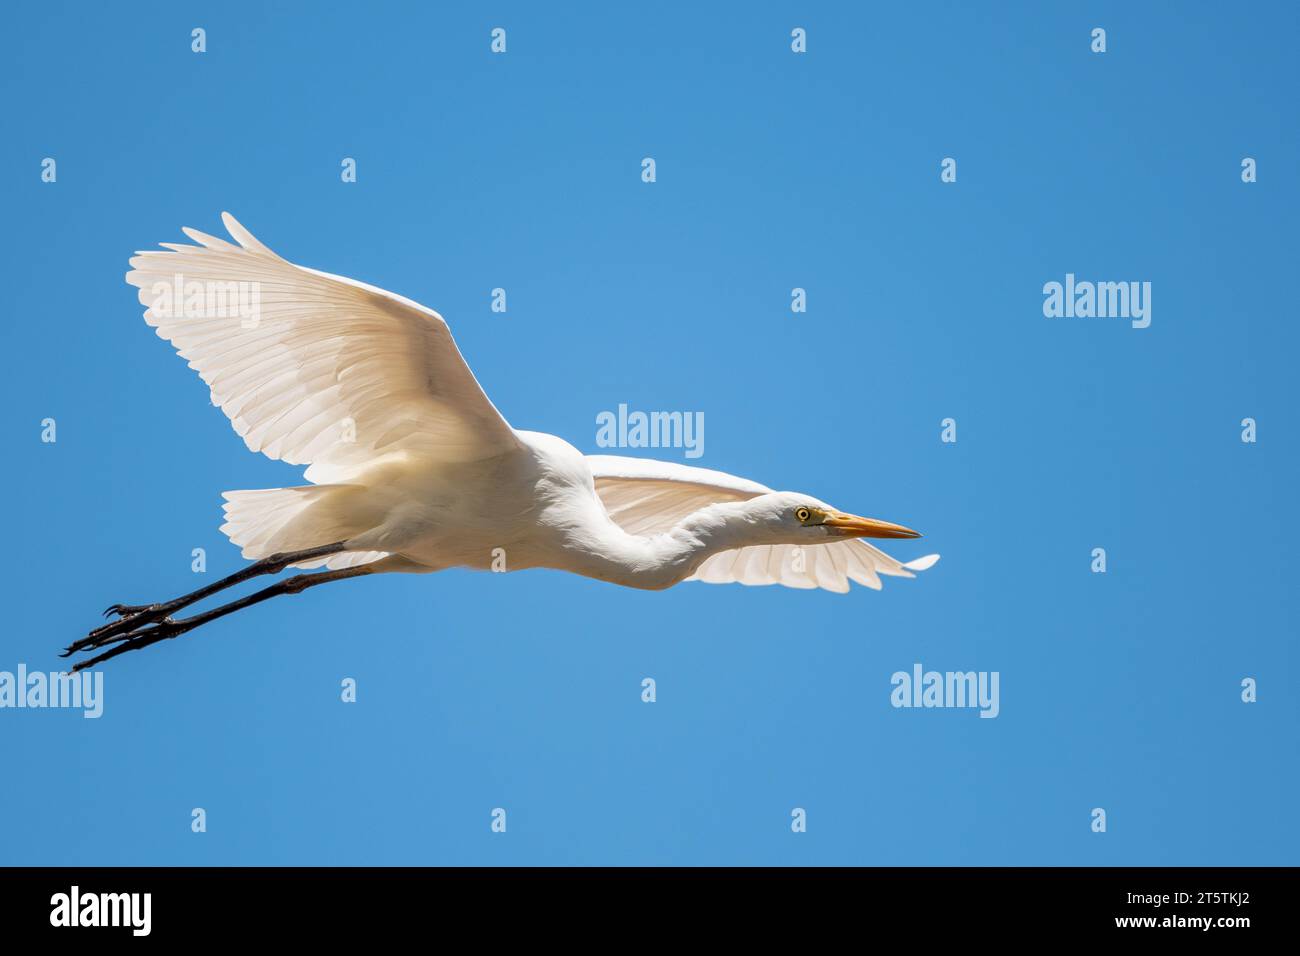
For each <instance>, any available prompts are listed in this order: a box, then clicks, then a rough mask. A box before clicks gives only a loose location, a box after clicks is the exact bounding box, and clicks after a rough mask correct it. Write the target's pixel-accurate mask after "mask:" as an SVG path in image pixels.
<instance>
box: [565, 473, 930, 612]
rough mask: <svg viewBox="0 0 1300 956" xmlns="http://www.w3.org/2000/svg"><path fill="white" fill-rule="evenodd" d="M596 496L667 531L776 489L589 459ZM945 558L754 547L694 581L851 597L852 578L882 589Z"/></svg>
mask: <svg viewBox="0 0 1300 956" xmlns="http://www.w3.org/2000/svg"><path fill="white" fill-rule="evenodd" d="M587 463H588V464H589V465H590V466H591V474H592V477H593V478H594V479H595V482H596V493H597V494H598V495H600V500H601V501H602V502H603V503H604V505H605V510H606V511H608V512H609V516H610V517H611V518H613V519H614V521H615V522H616V523H617V524H618V525H619V526H620V527H621V528H623V529H624V530H625V531H628V532H630V533H632V534H658V533H660V532H663V531H667V530H668V529H670V528H672V527H673V526H674V525H675V524H677V523H678V522H679V521H681V520H682V519H683V518H685V517H686V516H687V515H689V514H691V513H693V512H695V511H698V510H699V509H701V508H704V507H706V506H708V505H711V504H716V503H718V502H723V501H746V500H748V499H750V498H754V497H757V496H758V495H763V494H768V493H769V492H771V491H772V489H771V488H768V487H766V486H765V485H760V484H759V483H758V482H756V481H749V480H748V479H745V478H737V477H736V476H735V475H729V474H727V473H726V472H722V471H710V470H709V469H707V468H692V467H690V466H689V465H678V464H675V463H672V462H664V461H651V460H648V459H643V458H624V457H620V456H618V455H588V456H587ZM938 560H939V556H938V555H935V554H932V555H927V556H926V557H924V558H918V559H917V560H915V561H908V562H906V563H903V562H901V561H896V560H894V559H893V558H891V557H890V556H889V555H887V554H885V552H883V551H881V550H880V549H879V548H876V547H873V546H872V545H870V544H867V543H866V542H865V541H862V540H861V539H852V540H846V541H832V542H827V543H826V544H816V545H809V546H799V545H793V544H789V545H780V544H778V545H754V546H751V547H747V548H735V549H733V550H731V551H722V552H719V553H718V554H715V555H712V556H711V557H710V558H708V559H707V560H706V561H705V562H704V563H703V564H702V565H700V567H699V569H698V570H697V571H696V572H695V574H693V575H692V576H691V577H689V578H687V580H688V581H705V582H707V583H709V584H728V583H732V582H736V583H739V584H784V585H785V586H786V587H790V588H824V589H825V590H827V591H836V592H840V593H843V592H845V591H847V590H848V589H849V581H856V582H857V583H858V584H862V585H865V586H867V587H869V588H874V589H875V590H880V575H882V574H883V575H892V576H894V577H902V578H910V577H915V575H914V574H913V573H912V572H913V571H924V570H925V569H926V568H928V567H930V566H931V565H933V564H934V563H935V562H936V561H938Z"/></svg>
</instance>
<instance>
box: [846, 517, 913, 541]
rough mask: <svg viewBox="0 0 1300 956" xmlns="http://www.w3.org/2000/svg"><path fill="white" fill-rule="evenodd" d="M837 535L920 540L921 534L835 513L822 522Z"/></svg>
mask: <svg viewBox="0 0 1300 956" xmlns="http://www.w3.org/2000/svg"><path fill="white" fill-rule="evenodd" d="M822 524H824V525H825V526H826V527H828V528H834V529H835V533H836V534H837V535H839V536H841V537H845V538H919V537H921V532H919V531H913V530H912V529H911V528H904V527H903V526H902V525H901V524H890V523H889V522H888V521H877V520H876V519H875V518H859V517H858V516H857V515H846V514H839V513H835V514H832V515H830V516H829V517H827V519H826V520H825V521H823V522H822Z"/></svg>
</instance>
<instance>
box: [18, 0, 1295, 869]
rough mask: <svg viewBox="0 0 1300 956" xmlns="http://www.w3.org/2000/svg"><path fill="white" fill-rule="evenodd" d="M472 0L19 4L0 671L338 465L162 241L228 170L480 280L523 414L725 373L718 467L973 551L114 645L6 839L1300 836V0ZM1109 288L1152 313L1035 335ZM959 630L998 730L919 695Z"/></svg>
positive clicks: (515, 855)
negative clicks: (310, 440) (880, 567)
mask: <svg viewBox="0 0 1300 956" xmlns="http://www.w3.org/2000/svg"><path fill="white" fill-rule="evenodd" d="M446 6H447V5H437V8H436V9H435V8H434V5H429V4H420V5H415V4H410V5H407V6H398V5H391V4H383V3H379V4H366V5H355V4H339V5H315V4H312V5H307V4H289V3H283V4H275V5H273V6H268V7H266V8H263V7H261V6H260V5H254V4H247V3H229V4H221V5H219V6H215V7H213V6H209V5H199V4H177V3H168V4H164V3H146V4H135V5H131V6H127V5H121V6H118V5H114V6H113V7H111V8H110V7H103V6H100V5H92V4H76V5H69V4H58V3H49V4H39V5H31V4H28V5H23V6H19V7H14V8H13V9H11V10H9V11H7V12H6V14H5V18H6V21H7V22H6V26H7V28H8V29H6V30H5V35H6V38H7V39H6V41H5V43H4V47H5V49H4V54H5V55H4V56H3V57H0V83H2V89H3V95H4V102H5V106H6V110H5V113H6V119H5V131H6V135H5V137H4V146H3V149H0V164H3V168H0V202H3V209H4V212H5V229H4V237H3V239H0V243H2V244H3V256H4V260H5V262H6V263H7V266H6V277H7V283H6V285H7V288H8V292H9V296H10V306H9V310H8V316H7V321H6V322H5V324H4V336H5V345H6V354H7V355H8V357H9V365H8V370H7V374H6V375H5V376H4V383H3V386H2V387H3V389H4V394H3V401H2V402H0V418H2V419H3V427H4V434H5V435H6V436H7V442H8V448H9V450H10V456H9V457H8V459H7V461H8V465H9V467H7V468H6V469H5V470H4V476H3V479H2V480H3V489H2V490H3V497H4V499H5V500H6V501H7V502H8V503H9V516H8V531H7V542H6V544H7V547H6V548H5V549H4V557H3V559H0V560H3V572H4V576H5V581H6V588H5V590H6V618H7V622H6V623H7V626H6V627H5V633H6V638H5V640H4V641H3V643H2V644H0V670H14V669H15V668H16V667H17V666H18V664H20V663H23V664H26V666H27V667H28V668H29V669H46V670H49V669H53V668H56V667H58V666H60V665H61V663H62V662H60V661H59V660H58V658H57V657H55V656H54V652H55V651H56V650H57V649H58V648H60V647H62V646H63V645H64V644H66V643H67V642H68V641H69V640H71V639H73V638H75V637H78V636H80V635H81V634H83V633H85V631H86V630H87V629H88V628H89V627H91V626H92V625H93V624H94V623H95V621H96V614H97V613H98V611H99V609H101V608H103V607H104V606H105V605H107V604H109V603H111V602H114V601H128V602H136V601H141V602H143V601H150V600H159V599H164V598H167V597H171V596H173V595H174V594H176V593H180V592H181V591H187V590H190V589H192V588H193V587H196V586H198V585H199V584H201V583H204V582H206V581H209V580H212V579H213V577H215V576H216V575H219V574H223V573H228V572H229V571H232V570H234V569H235V568H237V567H239V566H240V565H241V564H242V561H241V559H240V558H239V556H238V554H237V552H236V549H235V548H233V547H232V546H230V545H229V544H228V542H226V540H225V539H224V537H223V536H222V535H221V534H220V533H219V532H218V530H217V528H218V526H219V524H220V523H221V521H220V517H221V515H220V492H221V491H223V490H226V489H235V488H258V487H277V486H282V485H293V484H299V483H301V473H300V469H296V468H292V467H290V466H287V465H285V464H283V463H280V462H272V461H269V460H266V459H264V458H262V457H260V456H256V455H252V454H249V453H248V452H247V451H246V450H244V448H243V444H242V442H241V441H240V440H239V439H238V438H237V437H236V436H235V434H234V433H233V432H232V431H231V429H230V427H229V425H228V424H227V422H226V420H225V418H224V417H223V416H222V415H221V413H220V412H219V411H218V410H217V409H215V408H213V407H211V406H210V405H209V403H208V395H207V389H206V388H205V387H204V386H203V385H202V383H201V382H200V381H199V380H198V378H197V376H195V375H194V373H193V372H192V371H190V370H189V369H187V368H186V367H185V364H184V362H182V361H181V360H179V359H177V358H176V357H175V356H174V355H173V354H172V352H171V350H170V348H169V347H168V346H167V345H166V343H164V342H162V341H161V340H159V339H157V338H156V337H155V336H154V334H153V333H152V331H151V330H149V329H148V328H147V327H146V326H145V324H144V322H143V321H142V320H141V317H140V312H141V309H140V307H139V306H138V304H137V303H136V300H135V295H134V290H132V289H130V288H129V287H127V286H126V284H125V283H124V282H123V279H122V276H123V273H124V272H125V271H126V260H127V258H128V256H129V255H130V253H131V252H132V251H133V250H136V249H145V248H150V247H153V246H154V245H155V244H156V243H158V242H162V241H180V240H181V235H180V231H179V230H180V227H181V226H183V225H190V226H194V227H197V228H199V229H203V230H205V231H209V232H217V231H219V229H220V222H219V218H218V216H219V213H220V211H221V210H223V209H228V210H230V211H231V212H233V213H234V214H235V215H236V216H238V217H239V218H240V219H241V220H242V221H243V222H244V223H245V225H247V226H248V227H249V228H250V229H251V230H253V232H254V233H256V234H257V235H258V236H259V238H261V239H262V240H263V241H265V242H266V243H267V244H269V245H270V246H271V247H272V248H274V249H275V250H277V251H278V252H280V253H281V254H282V255H284V256H285V257H287V258H289V259H290V260H292V261H295V262H299V263H301V264H304V265H308V266H312V267H315V268H320V269H325V270H327V271H331V272H336V273H341V274H344V275H348V276H353V277H356V278H358V279H361V280H363V281H366V282H370V283H373V284H376V285H379V286H382V287H385V288H388V289H391V290H393V291H396V292H399V293H401V294H403V295H406V296H409V297H411V298H414V299H416V300H418V301H420V302H423V303H425V304H427V305H429V306H430V307H432V308H435V309H437V310H439V311H440V312H441V313H442V314H443V315H444V316H445V317H446V318H447V320H448V321H449V323H450V324H451V327H452V329H453V331H454V333H455V335H456V337H457V340H458V342H459V344H460V347H461V349H462V351H463V352H464V354H465V356H466V358H467V360H468V361H469V363H470V365H471V367H472V368H473V369H474V370H475V372H476V374H477V375H478V377H479V379H480V381H481V382H482V383H483V385H484V388H485V389H486V390H487V392H488V394H489V395H490V396H491V397H492V398H493V400H494V401H495V402H496V404H497V405H498V407H500V408H501V410H502V412H503V413H504V414H505V416H506V417H507V418H508V419H509V420H510V421H511V422H512V423H513V424H514V425H515V426H517V427H520V428H530V429H537V430H542V431H549V432H554V433H556V434H558V435H560V436H562V437H564V438H566V439H568V440H569V441H571V442H573V443H574V444H575V445H576V446H577V447H578V448H580V449H581V450H583V451H587V452H598V451H600V449H598V448H597V447H596V442H595V435H596V424H595V420H596V416H597V414H598V413H600V412H601V411H603V410H612V409H616V408H617V407H618V405H619V404H620V403H626V404H627V405H629V406H630V407H631V408H633V409H670V410H685V411H701V412H703V413H704V415H705V419H706V424H707V430H706V447H705V454H704V456H703V457H702V458H701V459H698V460H696V461H692V462H691V463H692V464H699V465H703V466H706V467H710V468H717V469H722V470H726V471H731V472H734V473H736V474H739V475H743V476H746V477H750V478H754V479H757V480H759V481H762V482H765V483H767V484H769V485H772V486H774V487H779V488H784V489H790V490H798V491H804V492H807V493H809V494H812V495H815V496H817V497H819V498H822V499H825V500H828V501H830V502H832V503H834V504H835V505H837V506H839V507H842V508H845V509H847V510H849V511H854V512H857V513H861V514H869V515H874V516H878V517H882V518H886V519H889V520H894V521H899V522H902V523H904V524H907V525H909V526H912V527H917V528H919V529H921V530H922V531H924V532H925V533H926V539H925V540H924V541H919V542H898V543H896V544H895V545H894V546H893V547H892V548H891V549H890V550H891V552H892V553H894V554H896V555H898V556H899V557H901V558H903V559H909V558H913V557H917V556H919V555H921V554H925V553H928V552H930V551H938V552H941V553H942V554H943V560H942V561H940V562H939V564H938V565H937V566H936V567H935V568H934V569H933V570H931V571H929V572H926V573H925V574H924V575H922V576H920V577H919V578H918V579H917V580H915V581H897V580H889V581H887V582H886V586H885V589H884V591H883V592H881V593H875V592H871V591H867V590H864V589H855V590H854V591H853V592H852V593H851V594H849V595H846V596H840V595H833V594H829V593H825V592H803V591H789V590H784V589H779V588H743V587H740V586H735V585H731V586H725V587H721V586H706V585H701V584H685V585H681V586H679V587H677V588H675V589H672V590H670V591H668V592H664V593H641V592H635V591H631V590H625V589H619V588H615V587H612V586H609V585H605V584H600V583H597V582H594V581H587V580H583V579H580V578H577V577H573V576H569V575H565V574H562V573H558V572H544V571H534V572H525V573H521V574H511V575H492V574H482V573H472V572H465V571H451V572H447V573H443V574H438V575H432V576H421V577H416V576H407V575H392V576H385V577H377V578H372V579H363V580H360V581H351V582H346V583H343V584H339V585H332V586H330V587H325V588H321V589H318V590H314V591H312V592H310V593H309V594H307V595H304V596H301V597H292V598H281V599H278V600H276V601H273V602H270V603H268V604H265V605H262V606H260V607H258V608H257V609H255V610H252V611H249V612H247V613H245V614H241V615H239V616H237V617H235V618H231V619H227V620H226V621H223V622H220V623H218V624H213V625H211V626H210V627H208V628H206V629H204V630H203V631H200V632H197V633H196V634H194V635H192V636H190V637H187V638H185V639H183V640H179V641H176V642H170V643H168V644H167V645H164V646H162V647H159V648H154V649H151V650H149V651H147V652H145V653H140V654H134V655H130V656H127V657H124V658H121V659H119V660H116V661H113V662H111V663H110V664H109V665H107V666H106V667H105V668H104V674H105V708H104V714H103V716H102V718H100V719H98V720H85V719H82V717H81V716H80V714H79V713H77V712H71V711H60V710H32V709H24V710H17V709H3V710H0V751H2V752H3V754H4V758H5V764H6V771H7V772H6V773H5V774H4V777H5V781H6V783H5V785H4V786H3V787H0V823H2V824H3V827H4V831H5V834H6V836H5V839H4V840H3V841H0V863H5V864H40V863H44V864H244V863H251V864H291V863H309V864H335V863H342V864H363V863H367V864H369V863H374V864H398V863H401V864H443V863H445V864H498V863H501V864H505V863H511V864H1281V863H1292V864H1293V863H1295V862H1296V860H1297V845H1298V842H1300V841H1298V836H1300V833H1298V830H1297V824H1296V818H1295V813H1294V807H1295V804H1296V798H1297V768H1296V749H1295V748H1296V737H1297V729H1298V728H1300V706H1298V705H1297V701H1296V696H1295V692H1294V690H1295V687H1296V686H1297V683H1298V682H1300V672H1298V670H1297V655H1296V651H1295V622H1296V619H1297V613H1296V612H1297V604H1298V603H1300V599H1298V598H1297V591H1296V588H1295V587H1294V584H1293V581H1292V577H1293V573H1294V572H1293V567H1294V541H1295V537H1296V531H1297V504H1296V501H1295V494H1294V489H1295V487H1296V482H1297V478H1298V477H1300V476H1298V475H1297V470H1298V469H1297V465H1298V459H1297V455H1296V452H1295V448H1296V438H1297V435H1296V431H1297V424H1296V416H1295V408H1296V401H1295V400H1296V380H1297V377H1296V374H1295V356H1296V354H1297V347H1298V346H1300V341H1298V339H1300V335H1298V333H1297V326H1296V321H1295V315H1294V312H1295V303H1294V296H1293V294H1292V293H1293V289H1292V286H1293V284H1294V276H1295V221H1296V212H1297V198H1298V197H1297V186H1296V176H1295V172H1294V171H1295V168H1296V163H1297V145H1298V144H1297V127H1296V124H1295V122H1294V118H1295V113H1294V107H1295V103H1294V94H1295V90H1296V88H1297V84H1296V80H1297V75H1296V74H1297V67H1296V62H1295V58H1294V50H1293V46H1294V44H1293V37H1294V36H1295V34H1296V30H1297V27H1298V26H1300V24H1298V23H1297V20H1298V19H1300V15H1298V14H1297V11H1296V8H1295V7H1294V6H1293V5H1290V4H1280V3H1279V4H1262V5H1257V6H1256V7H1253V8H1252V9H1251V11H1250V12H1249V13H1248V14H1247V13H1241V12H1229V11H1226V10H1225V9H1223V8H1219V7H1215V6H1212V5H1209V4H1173V3H1142V4H1120V3H1090V4H1086V5H1085V4H1081V3H1068V4H1066V3H1062V4H1037V3H1023V4H1001V5H987V4H958V3H950V4H940V5H925V6H924V7H913V6H911V5H902V6H900V7H893V6H879V5H864V4H838V5H837V4H817V5H815V6H813V5H798V4H793V3H792V4H761V5H759V4H743V5H741V4H732V5H717V6H713V5H709V6H701V5H698V4H691V5H681V6H674V5H672V4H660V5H656V6H654V7H652V8H647V7H644V6H634V7H626V8H619V9H616V10H615V9H604V8H603V7H599V6H597V5H594V4H592V5H579V6H577V7H573V8H564V9H561V8H557V7H555V6H553V5H542V6H539V5H537V4H517V5H494V6H492V7H480V6H478V5H468V4H466V5H463V6H461V7H459V8H456V9H445V8H444V7H446ZM194 27H203V28H204V29H206V31H207V46H208V49H207V52H206V53H203V54H195V53H193V52H191V49H190V31H191V30H192V29H193V28H194ZM494 27H503V28H505V29H506V31H507V52H506V53H505V54H504V55H493V54H492V53H491V52H490V50H489V40H490V38H489V31H490V30H491V29H492V28H494ZM795 27H803V28H805V29H806V30H807V36H808V52H807V53H805V54H802V55H799V54H795V53H793V52H792V51H791V49H790V31H791V30H792V29H793V28H795ZM1094 27H1104V28H1105V29H1106V31H1107V51H1106V52H1105V53H1104V54H1096V53H1093V52H1091V51H1090V49H1089V46H1090V32H1091V30H1092V29H1093V28H1094ZM647 156H649V157H653V158H654V159H655V161H656V167H657V168H656V173H657V181H656V182H654V183H652V184H647V183H644V182H642V181H641V175H640V174H641V161H642V159H643V158H644V157H647ZM45 157H52V158H54V159H55V160H56V161H57V182H54V183H44V182H42V181H41V175H40V174H41V161H42V159H43V158H45ZM344 157H352V158H355V159H356V161H357V170H358V181H357V182H356V183H346V184H345V183H343V182H341V181H340V175H339V173H340V162H341V160H342V159H343V158H344ZM945 157H952V158H954V159H956V160H957V163H958V177H957V181H956V182H955V183H942V182H941V181H940V175H939V174H940V162H941V160H943V159H944V158H945ZM1243 157H1252V158H1254V159H1256V161H1257V163H1258V181H1257V182H1255V183H1251V184H1246V183H1243V182H1242V181H1241V161H1242V159H1243ZM1066 273H1073V274H1075V275H1077V276H1078V277H1079V278H1080V279H1092V280H1107V281H1110V280H1113V281H1147V282H1150V283H1151V284H1152V322H1151V325H1150V327H1149V328H1146V329H1134V328H1132V327H1131V326H1130V324H1129V323H1128V322H1127V321H1124V320H1122V319H1083V318H1074V319H1066V318H1057V319H1049V318H1046V317H1044V315H1043V311H1042V305H1043V293H1042V288H1043V285H1044V283H1046V282H1050V281H1063V280H1064V277H1065V275H1066ZM496 287H502V288H505V289H506V290H507V293H508V312H507V313H506V314H498V313H493V312H492V311H491V310H490V308H489V305H490V291H491V290H492V289H493V288H496ZM795 287H799V288H804V289H806V290H807V297H808V310H807V312H806V313H802V314H795V313H792V312H791V310H790V301H791V299H790V296H791V289H792V288H795ZM950 417H951V418H953V419H955V420H956V421H957V423H958V432H957V434H958V440H957V442H956V443H944V442H941V441H940V422H941V421H942V420H943V419H945V418H950ZM1246 417H1251V418H1254V419H1255V420H1256V422H1257V423H1258V441H1257V442H1255V443H1253V444H1248V443H1243V442H1242V441H1241V420H1242V419H1243V418H1246ZM46 418H53V419H55V420H56V421H57V439H58V440H57V442H55V443H53V444H50V443H43V442H42V441H41V422H42V420H43V419H46ZM659 454H660V455H661V456H662V457H665V458H669V459H671V460H678V461H684V460H685V459H684V456H683V454H682V452H681V450H675V449H667V450H663V451H662V452H660V453H659ZM1097 547H1104V548H1105V549H1106V552H1107V572H1106V573H1105V574H1095V573H1092V572H1091V570H1090V564H1091V561H1092V550H1093V549H1094V548H1097ZM194 548H204V549H205V550H206V552H207V555H208V572H207V574H206V575H205V576H203V577H202V579H200V577H199V576H198V575H195V574H194V573H192V572H191V570H190V561H191V557H190V555H191V551H192V549H194ZM917 662H920V663H921V664H923V665H924V667H925V668H926V669H935V670H940V671H947V670H977V671H990V672H991V671H997V672H998V673H999V674H1000V691H1001V701H1000V704H1001V709H1000V714H999V716H998V717H997V718H996V719H993V720H981V719H978V718H977V716H976V714H975V712H974V711H972V710H961V709H932V710H924V709H922V710H911V709H895V708H893V707H891V705H890V691H891V689H892V688H891V684H890V676H891V675H892V674H893V673H894V672H895V671H898V670H910V669H911V667H912V666H913V664H914V663H917ZM345 677H351V678H354V679H355V680H356V681H357V684H358V700H357V702H356V703H354V704H344V703H342V702H341V701H340V699H339V697H340V693H339V687H340V681H341V680H342V679H343V678H345ZM645 677H653V678H654V679H655V680H656V682H657V687H658V699H657V701H656V702H655V703H653V704H646V703H643V702H642V701H641V697H640V691H641V681H642V679H643V678H645ZM1246 677H1252V678H1254V679H1256V680H1257V681H1258V701H1257V702H1256V703H1253V704H1246V703H1243V702H1242V700H1241V697H1240V695H1241V681H1242V679H1243V678H1246ZM195 807H202V808H204V810H205V811H206V812H207V821H208V823H207V832H206V833H202V834H196V833H193V832H191V828H190V821H191V810H192V809H193V808H195ZM496 807H503V808H505V809H506V811H507V814H508V828H507V832H506V833H505V834H494V833H492V832H491V830H490V826H489V824H490V813H491V811H492V810H493V808H496ZM795 807H800V808H804V809H805V810H806V811H807V820H808V827H807V832H806V833H798V834H797V833H793V832H792V831H791V826H790V821H791V816H790V814H791V810H792V808H795ZM1096 807H1101V808H1104V809H1105V810H1106V813H1107V832H1105V833H1094V832H1092V829H1091V816H1090V813H1091V811H1092V809H1093V808H1096Z"/></svg>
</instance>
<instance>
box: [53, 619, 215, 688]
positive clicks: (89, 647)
mask: <svg viewBox="0 0 1300 956" xmlns="http://www.w3.org/2000/svg"><path fill="white" fill-rule="evenodd" d="M118 623H121V622H118ZM199 623H200V622H198V621H195V620H194V619H193V618H191V619H189V620H184V621H174V620H172V619H171V618H170V617H163V618H162V619H160V620H158V621H157V623H154V624H145V625H144V626H137V628H136V629H135V630H132V631H128V632H127V633H125V634H115V635H109V636H105V637H101V638H98V639H96V640H94V641H91V639H90V637H89V636H87V637H84V638H82V639H81V640H80V641H77V642H75V643H74V644H73V645H72V646H71V647H69V648H68V649H67V651H66V652H65V653H64V654H63V655H62V656H64V657H67V656H68V655H69V654H71V653H73V652H74V651H87V652H89V651H94V650H98V649H99V648H101V647H106V646H108V645H113V646H112V647H109V649H108V650H106V651H104V653H102V654H97V655H95V656H94V657H92V658H90V659H89V660H84V661H77V663H76V664H74V665H72V670H71V673H73V674H75V673H77V671H81V670H85V669H86V668H87V667H94V666H95V665H96V664H100V663H102V662H104V661H106V660H109V659H110V658H114V657H117V656H118V655H119V654H125V653H126V652H127V651H136V650H139V649H140V648H143V647H148V646H149V645H150V644H157V643H158V642H159V641H165V640H168V639H170V638H173V637H180V636H181V635H182V634H184V633H185V632H186V631H191V630H193V629H194V628H196V627H198V625H199Z"/></svg>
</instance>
